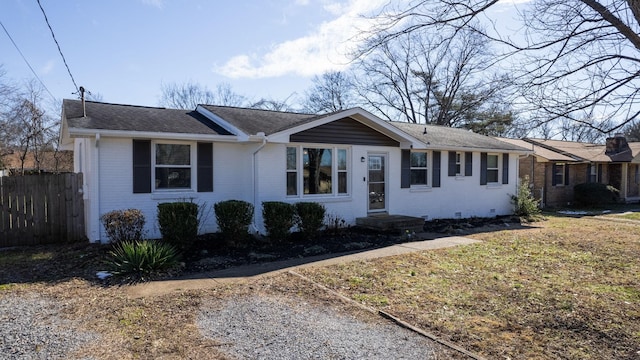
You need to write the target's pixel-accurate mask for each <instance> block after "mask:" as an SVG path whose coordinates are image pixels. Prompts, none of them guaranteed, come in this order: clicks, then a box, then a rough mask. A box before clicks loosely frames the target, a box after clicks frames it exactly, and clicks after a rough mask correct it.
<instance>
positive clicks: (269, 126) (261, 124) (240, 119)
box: [200, 105, 331, 135]
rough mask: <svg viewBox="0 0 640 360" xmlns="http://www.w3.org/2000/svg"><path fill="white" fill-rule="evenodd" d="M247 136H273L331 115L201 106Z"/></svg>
mask: <svg viewBox="0 0 640 360" xmlns="http://www.w3.org/2000/svg"><path fill="white" fill-rule="evenodd" d="M200 106H202V107H203V108H205V109H207V110H209V111H211V112H212V113H214V114H216V115H217V116H219V117H221V118H223V119H224V120H226V121H227V122H228V123H229V124H231V125H233V126H235V127H236V128H238V129H240V130H241V131H242V132H244V133H245V134H247V135H255V134H257V133H259V132H264V133H265V134H266V135H271V134H274V133H277V132H279V131H282V130H286V129H289V128H292V127H294V126H298V125H302V124H304V123H308V122H311V121H314V120H317V119H321V118H323V117H326V116H329V115H331V114H323V115H315V114H303V113H294V112H283V111H271V110H261V109H247V108H238V107H229V106H215V105H200Z"/></svg>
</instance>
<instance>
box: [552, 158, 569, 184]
mask: <svg viewBox="0 0 640 360" xmlns="http://www.w3.org/2000/svg"><path fill="white" fill-rule="evenodd" d="M559 169H562V171H561V172H559ZM552 170H553V174H551V176H552V177H553V186H565V185H566V184H567V179H566V176H567V163H565V162H557V163H554V164H553V169H552ZM557 174H560V175H561V176H562V178H561V180H562V181H558V178H556V175H557Z"/></svg>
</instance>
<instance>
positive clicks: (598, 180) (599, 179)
mask: <svg viewBox="0 0 640 360" xmlns="http://www.w3.org/2000/svg"><path fill="white" fill-rule="evenodd" d="M596 182H599V183H601V182H602V164H598V179H596Z"/></svg>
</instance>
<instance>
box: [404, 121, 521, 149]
mask: <svg viewBox="0 0 640 360" xmlns="http://www.w3.org/2000/svg"><path fill="white" fill-rule="evenodd" d="M391 124H392V125H393V126H395V127H397V128H398V129H400V130H402V131H404V132H406V133H408V134H409V135H411V136H413V137H415V138H417V139H419V140H422V141H423V142H425V143H427V144H428V145H430V146H431V147H435V148H438V147H440V148H445V149H446V148H460V149H492V150H504V151H530V149H526V148H523V147H520V146H517V145H513V144H510V143H507V142H504V141H500V140H497V139H495V138H492V137H490V136H485V135H480V134H476V133H474V132H471V131H469V130H466V129H458V128H452V127H446V126H438V125H425V124H413V123H407V122H396V121H392V122H391ZM425 131H426V134H425Z"/></svg>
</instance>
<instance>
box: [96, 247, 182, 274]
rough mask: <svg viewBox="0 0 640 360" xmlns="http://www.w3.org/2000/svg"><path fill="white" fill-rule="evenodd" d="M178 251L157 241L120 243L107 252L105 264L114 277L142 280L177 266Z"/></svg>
mask: <svg viewBox="0 0 640 360" xmlns="http://www.w3.org/2000/svg"><path fill="white" fill-rule="evenodd" d="M178 261H179V255H178V251H177V250H176V248H175V247H173V246H172V245H171V244H168V243H165V242H162V241H158V240H139V241H122V242H119V243H117V244H114V245H113V248H112V249H111V251H109V254H108V259H107V264H108V265H109V267H110V268H111V272H112V273H113V274H114V275H120V276H129V277H132V278H133V279H144V278H145V277H147V276H150V275H153V274H156V273H159V272H162V271H166V270H170V269H172V268H174V267H176V266H177V265H178V263H179V262H178Z"/></svg>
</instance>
